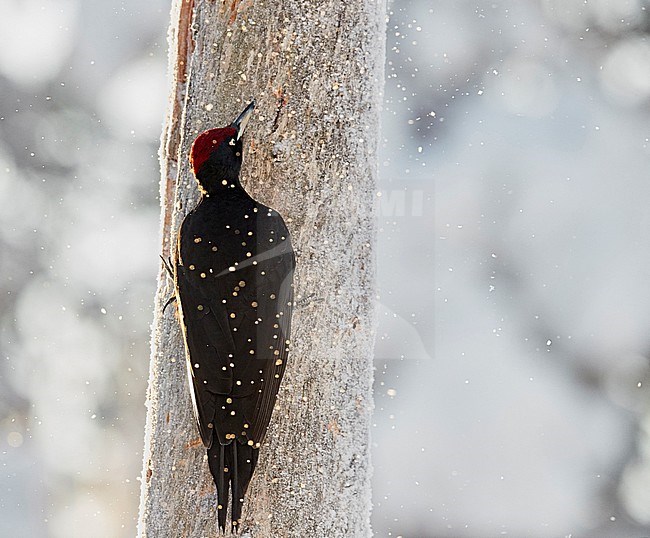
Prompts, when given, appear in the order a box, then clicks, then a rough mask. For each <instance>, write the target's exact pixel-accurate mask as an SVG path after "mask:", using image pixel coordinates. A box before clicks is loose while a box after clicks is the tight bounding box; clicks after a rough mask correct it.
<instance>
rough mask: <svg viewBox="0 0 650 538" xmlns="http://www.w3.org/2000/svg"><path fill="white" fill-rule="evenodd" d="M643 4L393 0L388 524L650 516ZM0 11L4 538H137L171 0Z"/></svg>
mask: <svg viewBox="0 0 650 538" xmlns="http://www.w3.org/2000/svg"><path fill="white" fill-rule="evenodd" d="M648 4H650V2H647V1H644V0H591V1H589V2H587V1H586V0H508V1H489V2H487V1H476V0H475V1H466V0H439V1H437V0H395V1H394V2H392V3H391V4H390V8H389V10H390V19H389V21H388V41H387V44H388V51H387V52H388V59H387V66H386V77H387V86H386V109H385V111H384V118H383V126H384V137H385V142H384V144H383V147H382V152H381V185H380V190H379V192H378V202H379V211H380V219H381V222H380V225H381V231H380V234H379V247H378V248H379V279H380V282H379V284H380V306H381V322H380V327H379V334H378V342H377V358H376V368H377V371H376V406H377V410H376V418H375V423H376V425H375V428H374V430H373V458H374V465H375V477H374V502H375V509H374V514H373V526H374V530H375V533H376V536H381V537H398V536H402V537H404V538H406V537H409V538H413V537H415V538H417V537H425V538H426V537H472V538H484V537H491V536H501V535H506V536H513V537H517V538H519V537H524V536H526V537H561V536H569V535H570V536H572V537H603V538H616V537H621V538H640V537H642V536H648V535H650V435H649V434H650V397H649V392H648V387H650V371H649V368H648V358H649V354H650V330H649V329H650V278H649V276H648V269H647V267H649V266H650V237H649V235H650V177H649V176H650V166H649V165H650V149H649V144H650V42H649V41H648V34H649V33H650V12H649V11H647V10H646V8H648V10H650V7H648ZM0 13H1V14H2V16H1V17H0V202H1V203H2V205H1V207H2V210H1V211H0V222H1V224H2V225H1V228H0V277H1V278H0V297H1V298H2V299H1V301H0V335H1V337H0V352H1V353H0V359H1V360H0V536H3V537H4V536H7V537H9V536H11V537H16V538H20V537H47V538H49V537H52V538H68V537H76V536H79V537H85V536H95V537H107V538H113V537H117V538H121V537H128V536H133V535H134V534H135V522H136V512H137V507H138V499H139V482H138V477H139V475H140V467H141V453H142V441H143V427H144V418H145V408H144V405H143V404H144V398H145V388H146V381H147V374H148V360H149V343H148V341H149V326H150V323H151V320H152V304H153V296H154V292H155V278H156V273H157V269H158V259H157V255H158V249H159V240H158V220H159V207H158V178H159V175H158V161H157V156H156V153H157V150H158V139H159V134H160V129H161V123H162V117H163V114H164V109H165V99H166V37H165V36H166V31H167V26H168V22H169V2H168V0H150V1H149V2H138V3H135V2H131V3H127V2H118V1H104V2H82V1H81V0H57V1H54V2H45V1H42V0H20V1H17V0H0Z"/></svg>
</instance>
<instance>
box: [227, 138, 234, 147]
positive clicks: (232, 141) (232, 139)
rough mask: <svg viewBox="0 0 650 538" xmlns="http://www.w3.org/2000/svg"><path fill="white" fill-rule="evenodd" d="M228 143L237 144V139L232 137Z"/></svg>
mask: <svg viewBox="0 0 650 538" xmlns="http://www.w3.org/2000/svg"><path fill="white" fill-rule="evenodd" d="M228 144H230V145H231V146H234V145H235V139H234V138H231V139H230V142H228Z"/></svg>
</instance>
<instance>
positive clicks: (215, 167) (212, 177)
mask: <svg viewBox="0 0 650 538" xmlns="http://www.w3.org/2000/svg"><path fill="white" fill-rule="evenodd" d="M254 108H255V101H251V103H250V104H249V105H248V106H247V107H246V108H245V109H244V111H243V112H242V113H241V114H240V115H239V116H238V117H237V118H236V119H235V121H233V122H232V123H231V124H230V125H228V127H222V128H221V129H210V130H208V131H205V132H203V133H201V134H200V135H199V136H197V137H196V140H195V141H194V143H193V144H192V149H191V150H190V165H191V166H192V171H193V172H194V175H195V176H196V179H197V181H198V182H199V185H200V186H201V188H202V189H203V190H204V191H205V192H207V193H208V194H209V193H210V192H216V191H218V190H222V189H224V188H231V185H236V184H237V183H238V178H239V170H240V168H241V162H242V149H243V144H242V135H243V134H244V130H245V129H246V125H247V124H248V120H249V119H250V117H251V114H252V113H253V109H254Z"/></svg>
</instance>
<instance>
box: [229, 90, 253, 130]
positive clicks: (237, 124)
mask: <svg viewBox="0 0 650 538" xmlns="http://www.w3.org/2000/svg"><path fill="white" fill-rule="evenodd" d="M254 108H255V99H253V100H252V101H251V102H250V104H249V105H248V106H247V107H246V108H245V109H244V111H243V112H242V113H241V114H240V115H239V116H237V119H236V120H235V121H233V122H232V126H233V127H234V128H235V129H237V140H239V139H240V138H241V137H242V135H243V134H244V131H245V130H246V125H247V124H248V120H249V119H250V118H251V115H252V114H253V109H254Z"/></svg>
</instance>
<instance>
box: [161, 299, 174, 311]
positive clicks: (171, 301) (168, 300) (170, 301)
mask: <svg viewBox="0 0 650 538" xmlns="http://www.w3.org/2000/svg"><path fill="white" fill-rule="evenodd" d="M175 300H176V295H172V296H171V297H170V298H169V299H167V302H166V303H165V306H163V311H162V313H163V314H164V313H165V310H166V309H167V307H168V306H169V305H170V304H172V303H173V302H174V301H175Z"/></svg>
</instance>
